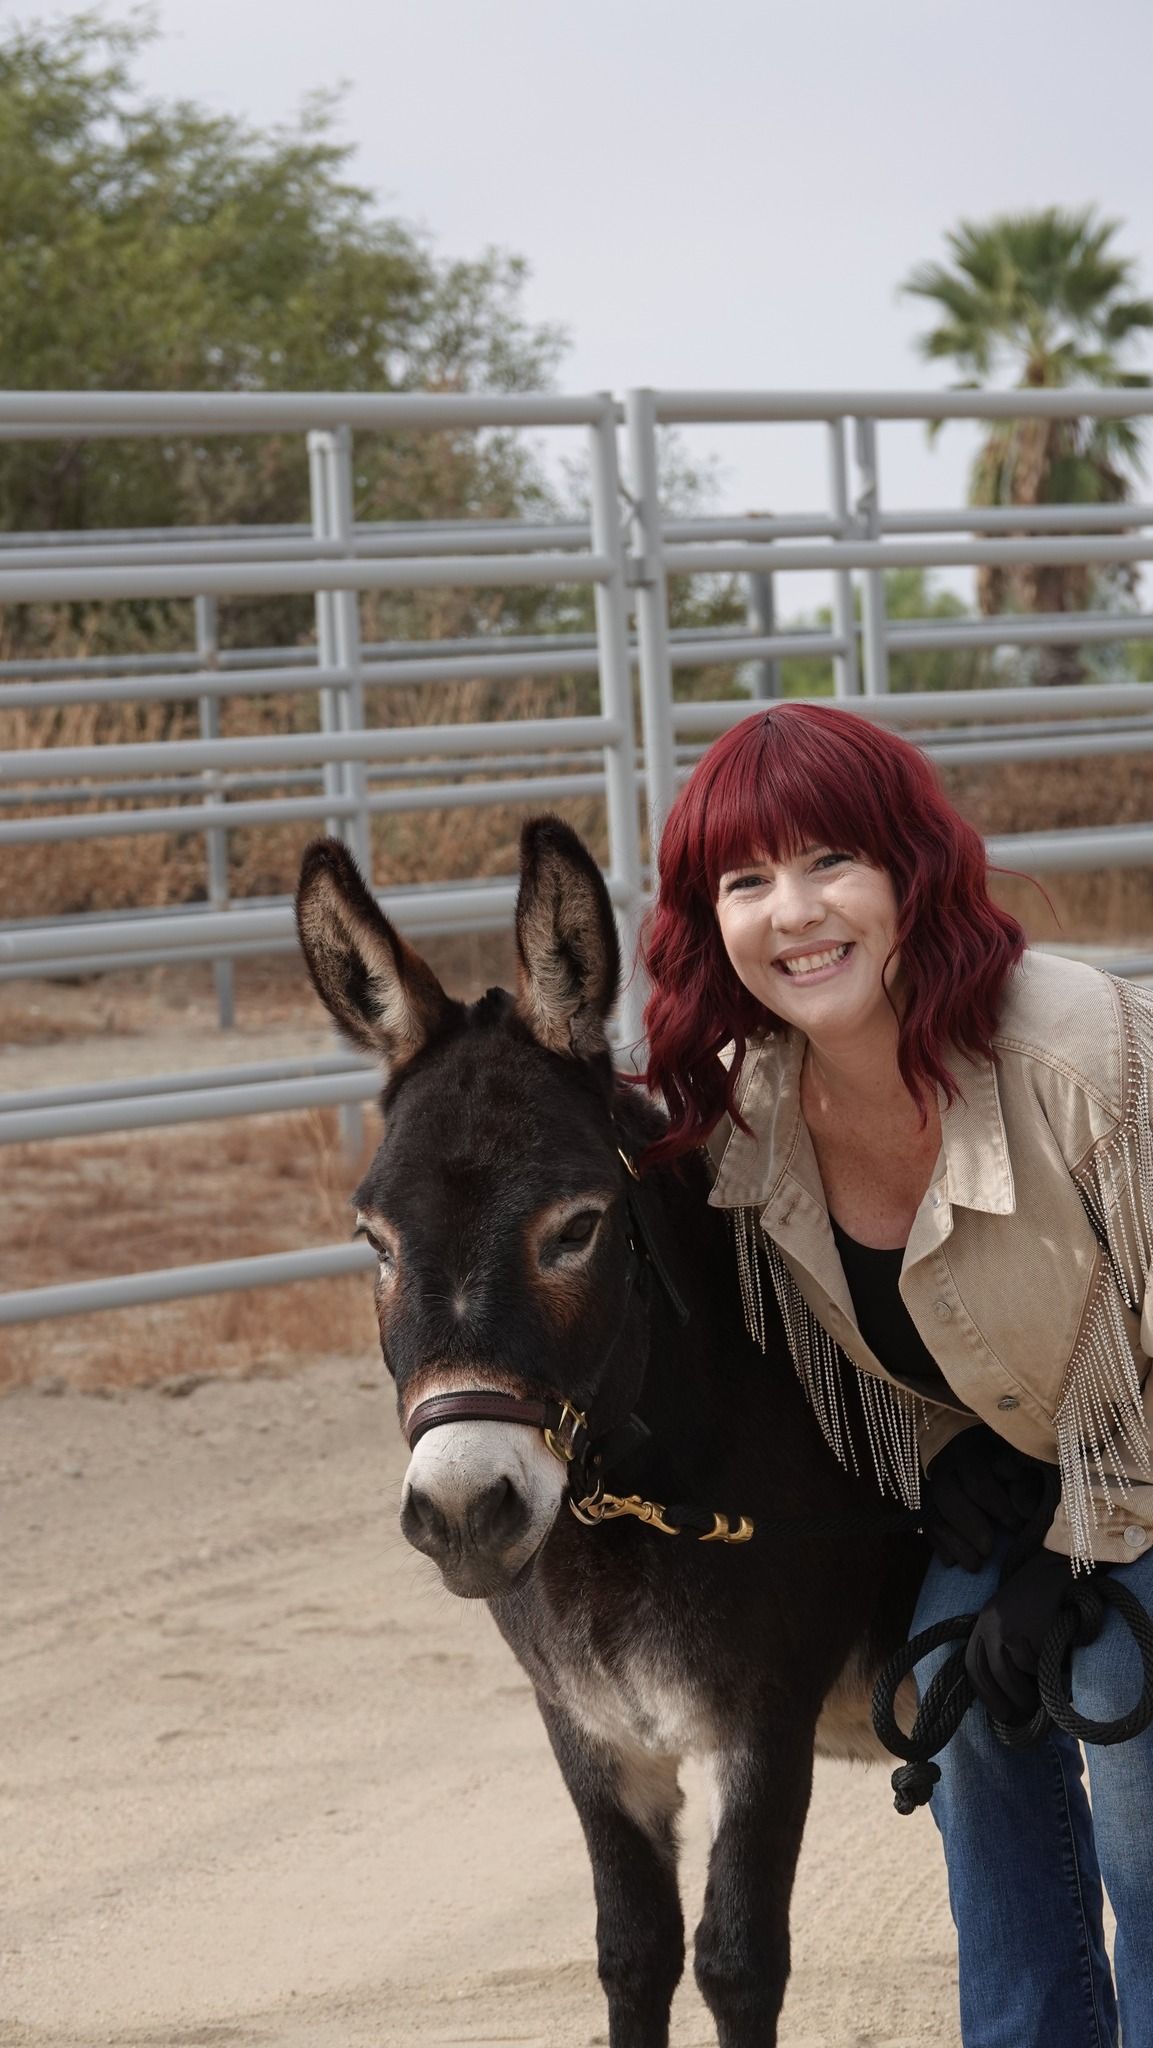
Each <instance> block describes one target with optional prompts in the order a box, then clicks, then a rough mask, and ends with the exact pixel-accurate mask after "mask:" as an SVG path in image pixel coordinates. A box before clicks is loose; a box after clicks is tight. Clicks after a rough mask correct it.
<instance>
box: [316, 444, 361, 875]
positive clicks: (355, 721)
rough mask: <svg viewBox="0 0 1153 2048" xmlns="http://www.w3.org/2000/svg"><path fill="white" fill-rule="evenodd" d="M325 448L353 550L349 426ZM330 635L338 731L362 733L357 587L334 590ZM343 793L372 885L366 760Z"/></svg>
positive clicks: (338, 525) (332, 513) (349, 772)
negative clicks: (336, 673)
mask: <svg viewBox="0 0 1153 2048" xmlns="http://www.w3.org/2000/svg"><path fill="white" fill-rule="evenodd" d="M326 438H327V440H328V443H329V447H328V450H327V453H326V461H327V466H328V477H329V484H328V509H329V518H330V520H331V528H332V531H331V538H332V539H333V540H335V541H339V542H340V544H341V546H342V547H343V548H344V549H345V550H346V552H347V553H348V554H351V553H352V535H353V502H352V433H351V430H350V429H349V428H348V427H338V428H337V429H336V431H335V433H332V434H329V435H328V436H327V437H326ZM332 616H333V639H334V652H335V655H336V662H337V666H338V667H339V668H342V669H343V670H344V671H345V676H346V680H345V682H344V683H343V684H342V685H341V688H340V692H339V695H338V698H337V711H338V715H339V723H340V730H341V731H342V732H363V731H364V677H363V675H362V673H361V665H360V597H359V593H358V592H357V591H355V590H336V591H333V592H332ZM343 765H344V791H345V795H346V796H349V797H351V798H352V800H353V802H354V803H356V804H358V805H359V809H358V810H357V811H356V812H355V813H354V815H353V816H352V817H351V818H350V819H349V820H348V825H347V828H346V837H347V839H348V843H349V846H350V847H351V848H352V851H353V853H354V854H355V855H356V858H357V860H358V861H359V863H360V867H361V870H362V872H363V874H364V877H365V880H366V881H367V882H368V884H369V886H370V887H371V885H372V821H371V818H370V816H369V812H368V807H367V804H366V801H365V799H366V797H367V794H368V767H367V763H366V762H364V761H346V762H345V763H344V764H343Z"/></svg>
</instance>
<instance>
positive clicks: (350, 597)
mask: <svg viewBox="0 0 1153 2048" xmlns="http://www.w3.org/2000/svg"><path fill="white" fill-rule="evenodd" d="M308 468H309V479H310V482H311V487H312V530H313V532H314V533H315V535H316V536H317V538H318V539H319V540H330V541H332V540H334V541H337V542H339V543H340V544H341V545H342V546H343V547H344V548H345V549H346V550H347V551H348V552H350V553H351V549H352V531H353V506H352V436H351V433H350V431H349V429H348V428H347V427H337V428H335V429H325V430H323V431H321V430H316V429H314V430H313V432H311V433H310V434H309V436H308ZM316 640H317V653H318V655H319V657H320V661H321V663H322V665H323V666H324V667H326V668H339V669H342V670H343V671H344V676H343V679H342V681H341V682H340V683H339V684H335V685H333V686H331V687H328V688H325V689H322V690H321V692H320V723H321V730H322V731H323V732H361V731H363V729H364V680H363V677H362V674H361V667H360V600H359V597H358V595H357V593H356V591H355V590H320V591H317V593H316ZM324 789H325V794H326V795H331V796H347V797H351V798H352V799H353V801H354V802H357V803H359V806H360V808H359V809H358V810H357V811H356V812H355V813H354V814H353V816H351V817H340V818H330V819H328V820H327V821H326V826H325V829H326V831H328V832H331V833H332V834H333V835H334V836H335V837H336V838H338V839H343V840H344V842H345V844H346V845H347V846H348V848H349V850H350V851H351V852H352V853H353V854H354V855H355V856H356V859H357V861H358V863H359V865H360V868H361V870H362V872H363V874H364V876H365V879H366V881H367V882H368V884H369V887H370V888H371V886H372V829H371V821H370V818H369V813H368V809H367V805H366V803H365V798H366V795H367V769H366V765H365V763H364V762H363V761H326V762H325V764H324ZM338 1117H339V1123H340V1142H341V1149H342V1150H343V1152H344V1155H345V1157H346V1159H348V1160H349V1162H350V1163H352V1162H354V1161H356V1160H358V1159H359V1157H360V1154H361V1152H362V1151H363V1148H364V1112H363V1110H362V1109H361V1106H360V1104H359V1103H358V1102H342V1103H341V1105H340V1108H339V1111H338Z"/></svg>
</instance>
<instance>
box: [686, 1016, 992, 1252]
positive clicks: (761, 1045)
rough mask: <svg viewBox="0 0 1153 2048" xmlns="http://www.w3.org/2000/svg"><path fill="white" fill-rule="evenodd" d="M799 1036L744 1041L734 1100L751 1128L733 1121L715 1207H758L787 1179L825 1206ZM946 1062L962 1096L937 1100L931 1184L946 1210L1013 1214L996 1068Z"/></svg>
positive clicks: (954, 1057) (956, 1059)
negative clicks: (806, 1112)
mask: <svg viewBox="0 0 1153 2048" xmlns="http://www.w3.org/2000/svg"><path fill="white" fill-rule="evenodd" d="M804 1050H805V1039H804V1035H803V1033H801V1032H799V1031H794V1030H788V1029H786V1030H779V1031H774V1032H770V1033H766V1034H765V1036H764V1037H763V1038H761V1039H760V1040H755V1041H752V1042H750V1044H749V1047H748V1050H747V1052H746V1055H745V1061H744V1066H743V1067H742V1071H741V1074H740V1076H739V1079H738V1086H737V1097H736V1099H737V1104H738V1107H739V1109H740V1111H741V1114H742V1116H743V1117H744V1118H745V1120H746V1122H747V1123H749V1124H750V1125H751V1127H752V1135H751V1136H746V1134H745V1132H744V1131H742V1130H740V1129H739V1128H738V1127H737V1125H736V1124H734V1125H733V1128H732V1132H731V1134H730V1137H729V1141H728V1144H727V1145H726V1147H725V1150H724V1154H723V1156H722V1159H721V1164H720V1167H719V1169H718V1172H717V1177H716V1180H715V1181H714V1183H713V1188H712V1192H711V1194H710V1196H709V1201H710V1203H711V1204H712V1205H713V1207H715V1208H721V1209H736V1208H758V1209H762V1208H764V1207H765V1206H766V1205H768V1204H769V1203H771V1202H772V1201H773V1199H774V1197H775V1196H776V1195H777V1193H778V1191H779V1190H780V1188H781V1184H782V1182H783V1181H784V1180H785V1179H786V1177H788V1178H790V1179H791V1180H793V1181H794V1182H796V1183H798V1184H799V1185H800V1186H801V1187H802V1188H803V1189H804V1190H805V1192H806V1193H807V1194H809V1195H811V1196H812V1197H813V1198H814V1200H816V1201H818V1202H819V1203H820V1204H821V1206H822V1207H823V1206H824V1200H825V1198H824V1190H823V1189H822V1187H821V1179H820V1173H819V1171H818V1168H817V1162H816V1157H815V1154H814V1152H813V1147H812V1142H811V1140H810V1138H809V1133H808V1129H807V1127H806V1125H805V1121H804V1118H803V1117H802V1115H801V1061H802V1059H803V1057H804ZM946 1065H947V1066H948V1068H949V1072H950V1074H951V1075H952V1077H953V1079H954V1080H955V1081H956V1083H957V1087H958V1089H959V1090H960V1093H959V1095H958V1097H957V1099H956V1100H955V1101H954V1102H953V1103H952V1104H951V1105H950V1106H948V1107H946V1105H945V1103H944V1101H943V1100H942V1101H941V1151H942V1158H941V1159H940V1160H939V1161H938V1164H937V1168H936V1169H935V1171H934V1176H933V1186H934V1188H937V1189H939V1190H940V1189H941V1170H942V1166H943V1169H944V1181H943V1194H944V1204H943V1205H942V1206H943V1207H944V1208H945V1210H946V1212H947V1211H948V1210H950V1209H952V1208H953V1207H959V1208H963V1209H981V1210H984V1211H985V1212H986V1213H987V1214H989V1215H991V1216H1009V1215H1012V1213H1013V1210H1014V1208H1015V1207H1016V1195H1015V1192H1014V1187H1013V1169H1012V1166H1011V1165H1010V1161H1009V1146H1008V1140H1007V1138H1006V1135H1005V1119H1004V1116H1003V1114H1002V1110H1001V1097H1000V1091H999V1089H998V1084H997V1070H996V1067H995V1066H994V1065H993V1063H992V1062H991V1061H989V1060H969V1059H966V1058H965V1057H964V1056H963V1055H962V1054H960V1053H950V1054H949V1055H948V1056H947V1057H946Z"/></svg>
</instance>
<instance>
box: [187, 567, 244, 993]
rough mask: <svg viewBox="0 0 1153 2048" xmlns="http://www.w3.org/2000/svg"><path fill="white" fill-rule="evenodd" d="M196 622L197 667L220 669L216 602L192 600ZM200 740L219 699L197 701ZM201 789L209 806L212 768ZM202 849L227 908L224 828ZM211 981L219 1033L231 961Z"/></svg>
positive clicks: (211, 733) (212, 894)
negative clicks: (214, 984)
mask: <svg viewBox="0 0 1153 2048" xmlns="http://www.w3.org/2000/svg"><path fill="white" fill-rule="evenodd" d="M192 604H193V613H194V616H195V620H196V652H197V654H198V656H199V658H200V666H201V668H205V669H218V668H219V667H220V636H219V631H218V623H217V610H216V599H215V598H214V597H197V598H194V599H193V601H192ZM199 711H200V737H201V739H202V740H216V739H219V738H220V699H219V697H211V696H205V697H201V698H200V700H199ZM201 780H202V781H203V783H204V788H205V798H204V800H205V802H206V803H211V802H212V801H213V799H214V798H217V797H218V796H219V794H220V777H219V775H218V774H217V772H216V770H215V769H214V768H206V769H205V770H204V773H203V775H202V777H201ZM204 850H205V856H206V860H207V866H208V901H209V902H210V904H211V905H212V908H213V910H227V908H228V831H227V828H226V827H225V826H224V825H210V826H209V827H208V829H207V830H206V832H205V834H204ZM212 974H213V979H214V980H215V983H216V1015H217V1020H218V1022H219V1025H220V1029H221V1030H222V1031H231V1030H232V1029H233V1027H234V1025H235V1023H236V979H235V974H234V971H233V965H232V961H231V960H214V961H213V963H212Z"/></svg>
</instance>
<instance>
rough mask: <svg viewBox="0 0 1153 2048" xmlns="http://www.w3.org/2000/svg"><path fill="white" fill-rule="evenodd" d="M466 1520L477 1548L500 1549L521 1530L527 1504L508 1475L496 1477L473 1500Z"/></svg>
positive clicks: (526, 1518)
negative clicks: (504, 1477) (506, 1476)
mask: <svg viewBox="0 0 1153 2048" xmlns="http://www.w3.org/2000/svg"><path fill="white" fill-rule="evenodd" d="M468 1520H469V1527H470V1530H471V1532H472V1539H473V1542H474V1543H475V1544H476V1545H477V1548H478V1549H485V1550H489V1549H491V1550H504V1549H506V1548H507V1546H508V1545H509V1544H510V1543H512V1542H514V1541H515V1539H516V1538H517V1537H518V1536H519V1535H520V1534H521V1531H522V1530H523V1528H524V1526H525V1523H526V1522H527V1520H528V1507H527V1505H526V1503H525V1502H524V1501H523V1500H522V1499H521V1496H520V1494H519V1493H518V1492H517V1490H516V1488H515V1486H514V1485H513V1483H512V1481H511V1479H496V1480H494V1481H493V1484H492V1485H491V1486H487V1487H486V1488H485V1490H484V1492H483V1493H481V1494H478V1496H477V1498H476V1499H475V1500H474V1501H473V1503H472V1505H471V1507H470V1509H469V1516H468Z"/></svg>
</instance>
